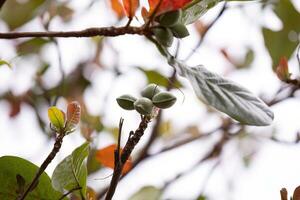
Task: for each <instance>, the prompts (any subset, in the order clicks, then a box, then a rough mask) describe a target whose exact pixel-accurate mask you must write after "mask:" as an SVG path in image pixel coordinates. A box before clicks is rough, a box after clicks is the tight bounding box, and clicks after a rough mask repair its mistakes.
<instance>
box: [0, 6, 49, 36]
mask: <svg viewBox="0 0 300 200" xmlns="http://www.w3.org/2000/svg"><path fill="white" fill-rule="evenodd" d="M46 2H47V1H45V0H28V1H17V0H9V1H6V2H5V4H4V5H3V7H2V9H1V14H0V17H1V19H2V20H4V21H5V23H6V24H7V25H8V27H9V28H10V30H14V29H16V28H18V27H20V26H22V25H24V24H25V23H27V22H28V21H30V20H31V19H33V18H34V17H35V16H36V15H37V14H38V13H39V12H40V11H41V9H42V8H43V5H44V4H45V3H46Z"/></svg>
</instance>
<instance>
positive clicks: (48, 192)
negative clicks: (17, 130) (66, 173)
mask: <svg viewBox="0 0 300 200" xmlns="http://www.w3.org/2000/svg"><path fill="white" fill-rule="evenodd" d="M38 169H39V168H38V167H37V166H36V165H34V164H33V163H31V162H29V161H27V160H25V159H23V158H19V157H15V156H3V157H0V185H1V187H0V199H1V200H11V199H16V198H17V196H18V194H17V191H19V192H21V191H22V189H21V188H22V187H23V186H25V187H26V188H27V187H28V186H29V184H30V183H31V181H32V180H33V178H34V176H35V174H36V172H37V171H38ZM20 189H21V190H20ZM23 189H24V188H23ZM61 196H62V194H61V193H59V192H57V191H55V190H54V189H53V188H52V186H51V180H50V178H49V176H48V175H47V174H46V173H45V172H44V173H43V174H42V175H41V176H40V178H39V182H38V185H37V187H36V188H35V189H34V190H33V191H32V192H30V193H29V194H28V196H27V198H26V200H36V199H43V200H53V199H59V198H60V197H61Z"/></svg>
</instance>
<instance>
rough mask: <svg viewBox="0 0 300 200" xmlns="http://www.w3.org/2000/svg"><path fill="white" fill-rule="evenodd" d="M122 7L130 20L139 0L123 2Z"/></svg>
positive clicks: (124, 0) (125, 0)
mask: <svg viewBox="0 0 300 200" xmlns="http://www.w3.org/2000/svg"><path fill="white" fill-rule="evenodd" d="M123 5H124V9H125V13H126V15H127V17H128V18H132V17H134V16H135V12H136V10H137V9H138V7H139V0H123Z"/></svg>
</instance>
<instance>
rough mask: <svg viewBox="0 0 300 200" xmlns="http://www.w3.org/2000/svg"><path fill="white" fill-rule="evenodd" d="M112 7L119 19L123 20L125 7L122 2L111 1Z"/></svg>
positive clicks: (117, 0) (118, 0)
mask: <svg viewBox="0 0 300 200" xmlns="http://www.w3.org/2000/svg"><path fill="white" fill-rule="evenodd" d="M110 5H111V8H112V10H113V11H114V12H115V14H116V15H117V16H118V18H119V19H122V18H123V17H124V16H125V13H124V9H123V5H122V4H121V2H120V0H110Z"/></svg>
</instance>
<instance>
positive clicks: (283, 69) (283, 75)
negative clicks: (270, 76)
mask: <svg viewBox="0 0 300 200" xmlns="http://www.w3.org/2000/svg"><path fill="white" fill-rule="evenodd" d="M276 74H277V76H278V78H279V79H280V80H282V81H287V80H289V79H290V76H291V74H290V73H289V66H288V61H287V59H286V57H281V58H280V61H279V65H278V66H277V68H276Z"/></svg>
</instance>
